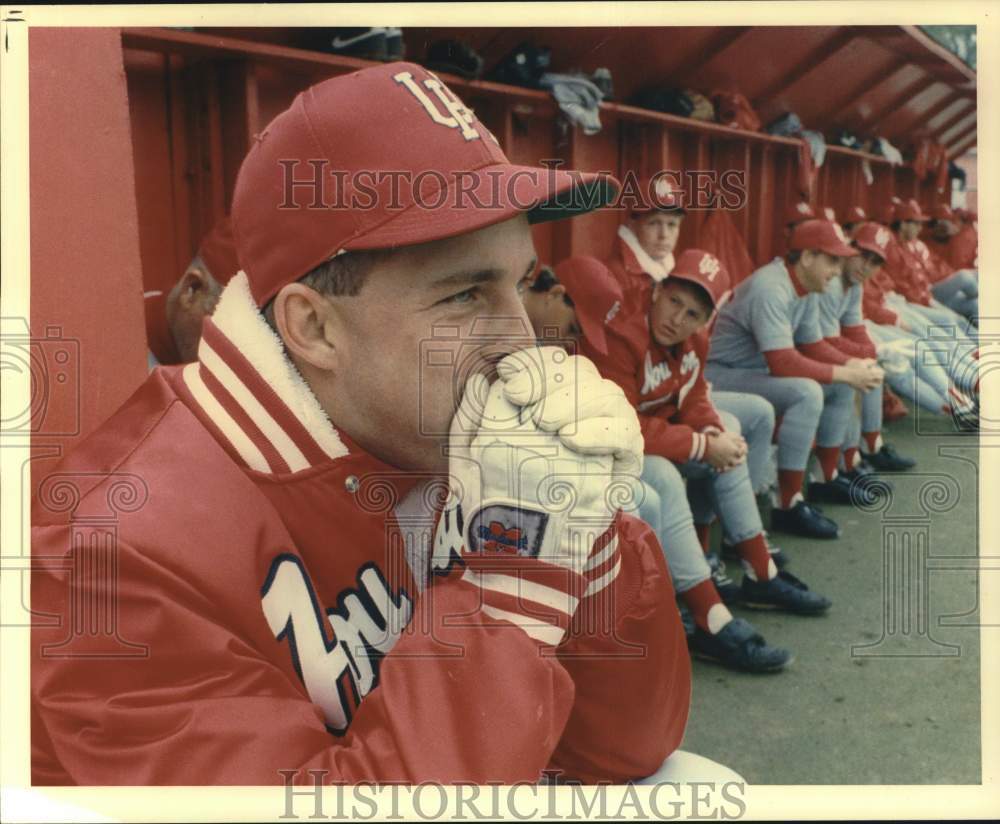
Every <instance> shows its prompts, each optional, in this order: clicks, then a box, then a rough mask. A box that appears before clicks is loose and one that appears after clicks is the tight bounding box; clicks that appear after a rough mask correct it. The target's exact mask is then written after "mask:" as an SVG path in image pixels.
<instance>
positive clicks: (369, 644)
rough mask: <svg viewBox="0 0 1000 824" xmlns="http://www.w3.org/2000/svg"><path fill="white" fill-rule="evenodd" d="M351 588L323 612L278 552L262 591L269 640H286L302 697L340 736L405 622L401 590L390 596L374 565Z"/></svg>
mask: <svg viewBox="0 0 1000 824" xmlns="http://www.w3.org/2000/svg"><path fill="white" fill-rule="evenodd" d="M357 584H358V585H357V587H354V588H348V589H345V590H343V591H342V592H341V593H340V594H339V595H338V596H337V607H336V608H332V609H331V608H328V609H326V611H325V613H324V612H323V611H322V610H321V608H320V604H319V601H318V599H317V597H316V591H315V589H314V588H313V585H312V582H311V581H310V580H309V576H308V575H307V574H306V571H305V569H303V567H302V561H301V560H300V559H299V558H298V557H297V556H295V555H289V554H284V555H279V556H278V557H277V558H275V559H274V562H273V563H272V564H271V570H270V572H269V573H268V576H267V580H266V582H265V583H264V586H263V588H262V590H261V604H262V606H263V609H264V616H265V618H266V619H267V623H268V626H269V627H270V628H271V632H273V633H274V637H275V638H276V639H277V640H278V641H282V640H287V642H288V647H289V651H290V653H291V656H292V663H293V665H294V666H295V670H296V672H298V674H299V677H300V678H301V679H302V683H303V684H305V687H306V692H308V693H309V697H310V698H311V699H312V700H313V702H314V703H316V704H318V705H319V706H320V708H321V709H322V710H323V715H324V717H325V719H326V725H327V727H328V728H329V729H330V730H331V731H332V732H334V733H336V734H340V735H342V734H343V733H344V732H346V730H347V727H348V726H349V725H350V723H351V718H352V717H353V716H354V712H355V710H356V709H357V706H358V704H359V703H361V699H363V698H364V697H365V696H366V695H367V694H368V693H369V692H371V691H372V689H374V688H375V686H376V685H377V684H378V668H379V663H380V661H381V659H382V656H384V655H385V654H386V653H387V652H389V650H391V649H392V647H393V646H394V645H395V643H396V640H397V639H398V638H399V636H400V634H401V633H402V631H403V629H404V628H405V627H406V625H407V624H408V623H409V621H410V616H411V614H412V611H413V604H412V602H411V601H410V599H409V597H408V596H407V594H406V592H405V591H403V590H400V592H399V594H398V596H394V595H393V594H392V592H391V591H390V589H389V585H388V583H387V582H386V580H385V578H384V577H383V575H382V573H381V572H380V571H379V569H378V567H376V566H375V565H374V564H365V566H363V567H362V568H361V569H360V570H359V573H358V576H357Z"/></svg>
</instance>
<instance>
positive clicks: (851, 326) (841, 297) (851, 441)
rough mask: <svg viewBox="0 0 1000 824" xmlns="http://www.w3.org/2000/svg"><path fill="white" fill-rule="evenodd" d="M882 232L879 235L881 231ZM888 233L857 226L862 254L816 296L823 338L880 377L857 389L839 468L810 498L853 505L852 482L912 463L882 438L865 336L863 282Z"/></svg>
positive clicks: (879, 388) (870, 347) (870, 346)
mask: <svg viewBox="0 0 1000 824" xmlns="http://www.w3.org/2000/svg"><path fill="white" fill-rule="evenodd" d="M879 232H881V234H880V233H879ZM888 241H889V232H888V231H887V230H885V229H881V228H880V227H876V226H875V224H870V223H863V224H861V226H859V227H858V229H857V232H856V234H855V237H854V240H853V245H854V246H855V247H856V248H857V249H858V251H859V252H860V254H857V255H853V256H851V257H848V258H845V260H844V267H843V271H842V272H841V274H840V275H839V276H838V277H834V278H833V279H832V280H831V281H830V282H829V283H828V284H827V286H826V288H825V289H824V290H823V292H821V293H820V294H819V295H817V297H816V300H817V303H818V305H819V320H820V328H821V330H822V332H823V339H824V340H825V341H826V342H827V343H828V344H830V346H832V347H834V348H835V349H838V350H840V352H842V353H843V354H844V356H845V357H846V358H849V359H857V360H860V361H862V362H865V363H868V364H869V365H870V367H871V368H872V370H873V371H875V372H876V373H877V374H878V376H879V378H880V380H879V382H878V384H877V385H876V386H874V387H872V388H871V389H869V390H868V391H867V392H862V393H860V413H859V412H858V411H857V409H856V408H852V409H851V425H850V427H849V428H848V434H847V439H846V441H845V442H844V450H843V456H842V462H843V466H842V467H841V470H842V471H840V472H839V473H838V475H837V476H836V477H835V478H834V479H833V480H831V481H820V482H814V483H811V484H809V487H808V489H809V497H810V498H811V499H814V500H819V501H824V500H826V501H831V502H833V503H851V494H852V490H851V485H852V484H855V485H856V493H857V492H860V491H861V490H860V489H858V488H857V484H859V483H860V482H861V481H863V480H864V478H865V477H866V476H867V475H868V474H869V473H870V471H871V470H879V471H883V472H899V471H902V470H904V469H912V468H913V467H914V466H915V465H916V462H915V461H913V460H912V459H910V458H906V457H904V456H902V455H900V454H899V453H898V452H897V451H896V450H895V448H894V447H893V446H892V445H891V444H887V443H885V442H884V439H883V437H882V401H883V381H882V378H884V374H883V371H882V369H881V368H880V367H879V365H878V360H877V352H876V350H875V344H874V343H873V342H872V341H871V339H870V338H869V337H868V333H867V331H866V330H865V325H864V317H863V315H862V305H861V304H862V302H861V296H862V289H863V284H864V282H865V280H867V278H869V277H870V276H871V275H872V274H874V272H875V271H876V270H877V269H878V267H879V266H880V265H881V262H882V258H881V257H880V256H881V255H884V254H885V253H886V248H885V247H886V245H887V244H888Z"/></svg>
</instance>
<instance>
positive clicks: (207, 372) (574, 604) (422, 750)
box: [31, 63, 690, 785]
mask: <svg viewBox="0 0 1000 824" xmlns="http://www.w3.org/2000/svg"><path fill="white" fill-rule="evenodd" d="M372 100H378V101H379V105H378V106H375V107H372V106H371V105H370V103H371V101H372ZM345 112H347V113H350V116H349V117H348V116H345V114H344V113H345ZM358 112H365V113H366V115H365V117H364V118H363V119H361V120H359V119H358V117H357V116H356V115H357V113H358ZM290 161H294V162H292V163H291V168H289V166H288V164H289V162H290ZM307 161H309V163H307ZM313 164H320V165H326V166H329V165H330V164H333V166H334V167H335V168H337V169H340V170H347V171H348V172H349V174H348V175H347V177H346V180H347V181H348V183H347V184H346V190H344V189H341V190H340V192H339V195H338V194H336V193H334V192H331V191H329V190H327V191H326V193H325V194H324V192H323V191H318V190H317V188H316V185H315V181H314V180H313V178H311V177H303V175H304V173H305V170H308V169H309V168H311V167H312V165H313ZM372 168H376V169H378V168H384V169H393V170H400V169H405V170H409V172H410V175H411V176H410V177H409V178H407V179H414V178H415V176H416V175H417V174H418V173H421V172H423V171H426V170H428V169H430V170H435V171H436V172H438V173H439V174H440V175H442V176H443V178H444V179H447V180H453V181H462V185H468V183H469V181H470V180H471V181H473V182H478V185H480V186H485V187H487V189H485V190H482V191H480V193H479V196H478V197H477V199H476V202H477V203H478V204H480V206H481V205H482V204H484V203H485V204H488V205H486V206H485V207H482V208H479V207H478V206H477V207H476V208H471V207H470V206H469V204H468V203H464V204H461V203H459V201H457V200H453V198H461V197H463V196H464V195H463V192H460V191H458V186H457V184H456V185H453V186H452V187H449V188H448V190H447V192H446V194H447V195H448V198H449V200H448V202H447V203H446V204H444V205H441V207H440V208H423V207H422V206H421V205H419V204H418V203H417V201H416V199H415V198H416V196H417V193H414V192H409V191H407V190H405V189H403V190H402V191H401V192H399V193H397V194H398V195H399V196H398V197H393V198H385V197H382V198H376V199H375V203H374V204H373V203H372V202H371V198H370V197H369V196H366V195H365V194H364V192H363V191H362V190H361V189H358V190H355V191H353V194H355V195H357V196H358V197H359V198H363V199H361V200H359V201H358V204H357V206H356V208H344V207H343V201H341V206H340V207H336V206H331V207H330V208H325V209H315V208H310V204H312V203H314V202H315V201H316V198H317V197H319V198H320V199H321V200H322V201H324V202H332V201H333V200H334V199H335V198H337V197H346V198H348V201H347V202H348V203H349V202H350V201H349V198H350V197H351V195H352V188H351V181H357V180H359V178H357V177H356V176H354V175H353V174H352V173H359V172H364V173H365V174H367V171H366V170H371V169H372ZM424 177H426V176H424ZM498 179H499V180H500V181H501V183H504V182H506V183H509V184H510V185H512V186H514V185H515V184H516V187H517V188H516V191H515V192H514V193H515V194H516V195H517V199H516V201H515V200H513V199H508V198H507V197H506V196H505V193H506V192H508V191H510V190H508V189H507V188H506V186H505V185H501V186H500V187H499V189H500V192H499V197H500V199H499V200H498V201H491V200H490V197H489V194H488V192H489V188H488V187H490V186H493V185H495V184H496V183H497V180H498ZM302 180H306V181H307V182H306V183H305V184H303V183H302V182H301V181H302ZM360 180H361V181H362V182H364V177H362V178H360ZM577 186H580V187H584V188H585V189H587V190H588V191H587V192H584V196H583V197H582V198H579V200H581V201H582V202H585V203H593V202H595V200H596V201H600V202H607V201H608V200H610V199H611V198H612V197H613V194H614V188H615V187H614V184H613V181H612V182H609V181H608V180H607V179H605V178H602V177H599V176H594V175H583V176H580V177H576V178H573V177H570V176H565V177H564V176H563V175H562V174H558V175H556V176H555V177H553V176H552V175H551V174H550V173H548V172H546V171H545V170H537V171H535V172H531V171H528V172H527V174H526V170H524V169H523V167H517V166H512V165H510V164H509V163H508V161H507V159H506V157H505V156H504V155H503V153H502V152H501V150H500V149H499V146H498V145H497V143H496V142H495V140H494V138H493V136H492V135H491V134H490V133H489V131H488V130H487V129H486V128H485V127H484V126H483V125H482V124H481V123H480V122H479V121H478V120H477V119H476V118H475V116H474V115H473V113H472V112H471V111H470V110H469V109H468V108H466V107H465V106H464V105H463V104H462V103H461V101H460V100H459V99H458V98H457V97H455V96H454V94H453V93H452V92H451V91H450V90H449V89H448V88H447V87H445V86H444V84H442V83H441V81H440V80H439V79H438V78H437V77H435V76H434V75H433V74H431V73H429V72H427V71H426V70H424V69H423V68H421V67H419V66H416V65H412V64H407V63H395V64H387V65H382V66H378V67H374V68H368V69H364V70H362V71H359V72H356V73H353V74H349V75H345V76H342V77H337V78H334V79H331V80H327V81H324V82H322V83H319V84H318V85H316V86H313V87H311V88H309V89H308V90H306V91H305V92H303V93H302V94H300V95H299V96H298V97H297V98H296V99H295V101H294V102H293V103H292V104H291V106H290V108H289V109H287V110H286V111H285V112H283V113H282V114H280V115H278V117H277V118H276V119H275V120H274V121H272V122H271V123H270V125H269V126H268V127H267V128H266V129H265V130H264V131H263V132H262V134H261V135H260V136H259V137H258V138H257V140H256V141H255V143H254V145H253V147H252V148H251V150H250V152H249V154H248V155H247V157H246V159H245V160H244V162H243V165H242V166H241V169H240V172H239V175H238V177H237V182H236V187H235V192H234V195H233V206H232V219H233V226H234V235H235V238H236V245H237V249H238V252H239V260H240V262H241V264H242V268H243V271H242V272H241V273H240V274H238V275H237V276H236V277H234V278H233V280H232V281H231V282H230V283H229V285H228V286H227V288H226V289H225V291H224V292H223V294H222V296H221V298H220V301H219V304H218V307H217V308H216V311H215V313H214V315H213V316H212V317H211V318H209V319H207V320H206V321H205V324H204V333H203V336H202V340H201V344H200V347H199V359H198V361H197V362H195V363H192V364H188V365H187V366H184V367H180V366H178V367H164V368H160V369H156V370H154V372H153V373H152V375H151V376H150V377H149V378H148V379H147V381H146V382H145V383H144V384H143V386H142V387H141V388H140V389H139V390H138V391H137V392H136V393H135V394H134V395H133V396H132V398H131V399H129V401H127V402H126V404H125V405H124V406H123V407H122V408H121V409H120V410H119V411H118V412H117V413H116V414H115V415H114V416H113V417H112V418H111V419H110V420H109V421H108V422H106V423H105V424H104V425H102V426H101V427H99V428H98V429H97V430H96V431H95V432H94V433H93V434H91V435H90V436H89V437H87V438H86V439H85V440H84V441H83V442H82V444H81V445H80V446H78V447H77V448H76V449H75V450H74V452H73V453H72V454H71V455H70V456H69V457H68V458H67V459H66V460H65V461H64V462H62V464H61V465H60V467H59V470H58V471H57V472H55V473H53V474H52V475H50V476H49V477H47V478H46V479H43V480H42V482H41V488H40V491H39V495H38V498H37V500H36V502H35V504H34V511H33V531H32V535H33V553H34V556H33V562H34V564H35V568H34V570H33V574H32V607H33V609H35V610H36V611H37V612H38V614H46V615H51V616H56V619H57V620H54V621H52V622H49V623H47V624H45V625H41V624H40V625H38V626H36V627H35V629H34V631H33V633H32V651H33V661H32V683H31V688H32V701H33V728H32V733H33V782H34V783H35V784H46V785H51V784H104V785H108V784H271V783H283V782H284V781H285V780H286V776H285V775H283V774H282V773H281V772H279V771H282V770H289V771H292V773H291V775H292V778H293V780H295V781H298V782H305V783H312V782H313V781H314V780H316V777H315V776H316V774H315V773H313V774H310V772H309V771H310V770H312V771H319V773H318V776H319V780H320V781H322V782H324V783H332V782H347V783H359V782H388V781H401V782H406V783H418V782H423V781H440V782H457V781H463V782H471V783H486V782H491V781H496V782H501V783H506V784H510V783H514V782H518V781H535V780H537V779H538V777H539V774H540V773H541V771H542V770H543V769H544V768H546V767H547V766H553V767H554V768H556V769H560V770H562V771H563V773H564V774H565V775H566V776H568V777H571V778H578V779H581V780H585V781H595V780H599V779H607V780H612V781H622V780H625V779H628V778H635V777H640V776H646V775H649V774H650V773H653V772H654V771H656V770H657V768H658V767H659V766H660V765H661V764H662V763H663V761H664V759H665V758H666V757H667V756H668V755H669V754H670V753H671V752H672V751H673V750H674V749H676V747H677V746H678V744H679V743H680V740H681V737H682V735H683V730H684V725H685V722H686V719H687V713H688V706H689V696H690V664H689V660H688V653H687V650H686V649H685V646H684V634H683V629H682V627H681V624H680V620H679V616H678V613H677V609H676V606H675V603H674V597H673V592H672V590H671V588H670V586H669V578H668V576H667V575H666V571H665V569H664V566H663V561H662V557H661V553H660V550H659V547H658V546H657V544H656V541H655V538H654V537H653V536H652V535H651V533H650V531H649V529H648V528H646V527H645V526H644V525H643V524H641V523H639V522H638V521H636V520H635V519H632V518H629V517H626V516H623V515H622V514H621V513H618V512H616V511H615V510H614V509H613V506H614V504H613V502H611V501H609V500H608V499H607V496H606V495H605V492H606V490H607V488H608V487H609V486H610V485H611V484H612V483H613V482H614V480H615V478H616V477H619V476H621V477H625V478H627V477H629V475H630V473H635V472H637V471H638V468H639V466H641V458H642V440H641V433H640V431H639V428H638V421H637V420H636V416H635V413H634V411H633V410H632V408H631V406H630V405H629V404H628V402H627V400H626V399H625V398H624V396H623V394H622V392H621V390H620V389H618V387H616V386H614V385H613V384H611V383H610V382H608V381H604V380H603V379H601V378H600V376H599V375H598V373H597V371H596V369H595V368H594V367H593V365H592V364H590V363H589V361H587V360H586V359H584V358H580V357H568V356H567V355H566V353H565V352H563V351H562V350H560V349H556V348H554V347H544V348H536V347H535V345H534V341H533V339H532V338H531V337H530V335H529V334H528V333H527V328H528V325H527V318H526V317H525V315H524V311H523V307H522V305H521V301H520V296H519V294H518V291H517V288H516V287H517V284H518V283H519V282H520V281H521V279H522V278H523V277H524V276H525V274H527V273H529V272H531V271H533V270H534V268H535V252H534V248H533V244H532V240H531V232H530V228H529V221H531V220H542V219H546V218H549V217H553V216H554V215H555V214H556V213H559V214H565V211H566V208H567V200H568V199H569V196H570V192H571V189H573V188H574V187H577ZM465 194H467V190H466V191H465ZM558 196H562V199H561V200H560V202H558V203H556V202H555V201H556V198H557V197H558ZM400 198H401V199H400ZM530 203H534V204H537V205H536V206H535V208H533V209H531V210H529V211H528V213H527V214H525V212H524V209H525V207H524V205H522V204H530ZM456 204H457V205H460V206H461V208H454V207H455V205H456ZM362 206H367V208H362ZM587 208H589V207H587ZM483 327H486V328H487V330H488V331H487V332H486V333H483V331H482V329H483ZM497 329H500V332H499V333H498V332H497ZM491 379H492V383H490V380H491ZM459 399H461V401H459ZM576 399H582V401H583V402H581V403H580V404H577V403H575V400H576ZM456 410H457V411H456ZM515 459H516V460H515ZM551 483H557V484H560V485H562V487H563V488H562V490H561V491H562V492H563V493H564V494H565V493H566V492H567V491H568V492H569V494H570V497H571V499H572V500H573V501H575V502H576V506H575V507H574V508H573V509H572V510H567V509H566V507H565V506H563V507H561V508H553V507H552V506H551V503H552V502H553V501H554V500H556V498H554V497H553V496H552V494H551V493H552V492H553V490H552V489H550V486H549V485H550V484H551ZM566 487H568V490H567V489H566ZM557 497H558V496H557ZM560 500H561V501H562V503H565V497H563V498H562V499H560ZM109 524H110V527H109ZM58 619H61V620H58ZM623 647H624V649H625V653H624V654H620V653H622V649H623ZM637 650H639V651H641V654H638V655H636V654H634V653H635V652H636V651H637ZM628 653H633V654H632V655H629V654H628ZM623 690H624V691H625V692H627V694H628V695H629V700H628V701H620V700H615V699H616V698H620V696H621V695H622V691H623Z"/></svg>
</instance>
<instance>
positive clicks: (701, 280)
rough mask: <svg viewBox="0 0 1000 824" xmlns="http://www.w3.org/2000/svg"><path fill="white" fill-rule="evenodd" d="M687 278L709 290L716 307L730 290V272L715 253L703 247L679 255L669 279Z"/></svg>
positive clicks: (713, 304)
mask: <svg viewBox="0 0 1000 824" xmlns="http://www.w3.org/2000/svg"><path fill="white" fill-rule="evenodd" d="M673 279H677V280H687V281H690V282H691V283H696V284H698V285H699V286H700V287H701V288H702V289H704V290H705V291H706V292H708V296H709V297H710V298H711V299H712V306H713V307H715V308H716V309H717V308H718V307H719V305H720V304H721V303H722V301H723V298H725V296H726V294H727V293H728V292H729V272H727V271H726V267H725V266H723V265H722V261H720V260H719V259H718V258H717V257H716V256H715V255H713V254H712V253H711V252H706V251H703V250H702V249H687V250H685V251H683V252H681V254H680V255H679V256H678V257H677V261H676V263H675V264H674V268H673V269H671V270H670V275H669V276H668V277H667V280H673Z"/></svg>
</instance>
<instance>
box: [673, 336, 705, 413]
mask: <svg viewBox="0 0 1000 824" xmlns="http://www.w3.org/2000/svg"><path fill="white" fill-rule="evenodd" d="M700 369H701V361H700V360H698V353H697V352H695V351H694V350H693V349H692V350H691V351H689V352H685V353H684V357H683V358H682V359H681V374H682V375H684V374H686V373H688V372H690V373H691V376H690V377H689V378H688V379H687V380H686V381H685V382H684V385H683V386H682V387H681V389H680V392H678V393H677V408H678V409H680V408H681V407H682V406H683V405H684V399H685V398H686V397H687V394H688V392H690V391H691V389H692V388H694V384H695V381H697V380H698V372H699V370H700Z"/></svg>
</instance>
